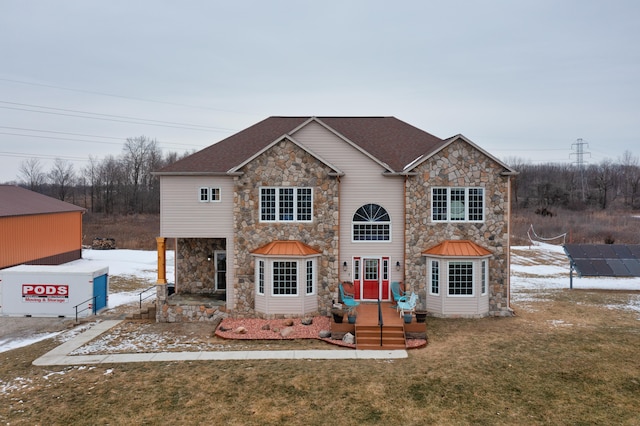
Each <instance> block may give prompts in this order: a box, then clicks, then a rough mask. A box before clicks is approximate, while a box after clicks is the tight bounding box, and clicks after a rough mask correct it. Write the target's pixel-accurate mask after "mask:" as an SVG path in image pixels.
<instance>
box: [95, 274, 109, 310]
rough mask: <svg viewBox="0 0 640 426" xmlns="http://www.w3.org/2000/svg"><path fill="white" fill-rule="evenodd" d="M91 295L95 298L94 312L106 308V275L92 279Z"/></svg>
mask: <svg viewBox="0 0 640 426" xmlns="http://www.w3.org/2000/svg"><path fill="white" fill-rule="evenodd" d="M93 295H94V296H95V298H96V312H98V311H99V310H100V309H102V308H106V307H107V275H106V274H105V275H100V276H99V277H95V278H94V279H93Z"/></svg>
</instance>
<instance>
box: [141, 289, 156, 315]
mask: <svg viewBox="0 0 640 426" xmlns="http://www.w3.org/2000/svg"><path fill="white" fill-rule="evenodd" d="M153 288H156V286H155V285H152V286H151V287H149V288H145V289H144V290H142V291H141V292H140V293H138V297H139V298H140V309H142V301H143V300H147V299H148V298H150V297H152V296H153V293H152V294H149V295H147V296H145V297H142V295H143V294H144V293H146V292H148V291H149V290H151V289H153Z"/></svg>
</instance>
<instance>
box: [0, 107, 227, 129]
mask: <svg viewBox="0 0 640 426" xmlns="http://www.w3.org/2000/svg"><path fill="white" fill-rule="evenodd" d="M0 103H3V104H8V105H18V106H21V107H30V108H40V109H48V110H53V111H63V112H65V113H67V112H70V113H74V114H65V113H54V112H49V111H37V110H33V109H28V108H16V107H7V106H0V108H4V109H13V110H18V111H27V112H37V113H41V114H53V115H62V116H70V117H79V118H90V119H94V120H105V121H116V122H122V123H133V124H145V125H151V126H161V127H175V128H178V129H189V130H199V131H216V132H232V131H234V130H233V129H227V128H223V127H213V126H204V125H201V124H191V123H179V122H174V121H166V120H152V119H148V118H138V117H131V116H124V115H113V114H102V113H97V112H90V111H81V110H73V109H65V108H55V107H49V106H43V105H32V104H23V103H20V102H9V101H0ZM75 114H88V115H96V116H99V117H85V116H82V115H75ZM102 117H108V118H102ZM120 119H125V120H136V121H135V122H133V121H123V120H120Z"/></svg>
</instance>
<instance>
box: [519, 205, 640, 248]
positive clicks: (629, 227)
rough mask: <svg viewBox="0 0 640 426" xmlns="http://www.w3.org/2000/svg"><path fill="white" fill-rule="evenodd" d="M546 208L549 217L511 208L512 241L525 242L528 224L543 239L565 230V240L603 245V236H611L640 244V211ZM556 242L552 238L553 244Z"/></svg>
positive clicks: (526, 240) (619, 242)
mask: <svg viewBox="0 0 640 426" xmlns="http://www.w3.org/2000/svg"><path fill="white" fill-rule="evenodd" d="M549 210H551V211H552V212H553V213H554V216H553V217H548V216H547V217H543V216H540V215H537V214H535V213H534V212H533V210H525V209H516V210H514V211H513V213H512V217H511V235H512V244H513V245H526V244H528V243H529V240H528V238H527V230H528V229H529V226H530V225H533V227H534V229H535V231H536V233H537V234H538V235H539V236H540V237H543V238H550V237H555V236H557V235H561V234H564V233H566V234H567V239H566V241H567V243H569V242H573V243H589V244H594V243H597V244H604V243H605V242H606V240H607V239H612V240H613V241H614V242H615V243H618V244H640V213H637V212H636V213H634V212H630V211H626V210H619V211H613V210H597V211H572V210H566V209H549ZM559 241H561V240H556V241H554V244H558V243H559Z"/></svg>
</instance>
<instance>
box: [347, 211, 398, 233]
mask: <svg viewBox="0 0 640 426" xmlns="http://www.w3.org/2000/svg"><path fill="white" fill-rule="evenodd" d="M352 229H353V237H352V238H353V241H391V219H390V218H389V213H387V211H386V210H385V209H384V207H382V206H379V205H378V204H365V205H364V206H362V207H360V208H359V209H358V210H356V212H355V214H354V215H353V221H352Z"/></svg>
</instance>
